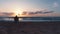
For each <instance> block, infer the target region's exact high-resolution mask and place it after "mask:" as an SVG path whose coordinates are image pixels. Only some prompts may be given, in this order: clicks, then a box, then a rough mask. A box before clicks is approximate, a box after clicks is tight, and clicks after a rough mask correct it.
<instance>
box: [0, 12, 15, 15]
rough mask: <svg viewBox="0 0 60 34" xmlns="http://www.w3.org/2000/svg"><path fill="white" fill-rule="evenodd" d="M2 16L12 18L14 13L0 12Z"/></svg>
mask: <svg viewBox="0 0 60 34" xmlns="http://www.w3.org/2000/svg"><path fill="white" fill-rule="evenodd" d="M0 14H1V16H12V15H13V14H14V13H12V12H0Z"/></svg>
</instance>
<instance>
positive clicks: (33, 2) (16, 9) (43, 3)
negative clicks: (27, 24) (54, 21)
mask: <svg viewBox="0 0 60 34" xmlns="http://www.w3.org/2000/svg"><path fill="white" fill-rule="evenodd" d="M36 11H37V12H38V11H42V12H51V11H53V13H46V14H42V13H39V14H24V12H27V13H29V12H36ZM17 14H18V16H54V17H55V16H60V0H0V16H15V15H17Z"/></svg>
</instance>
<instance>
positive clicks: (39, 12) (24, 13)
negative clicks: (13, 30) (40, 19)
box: [22, 11, 54, 15]
mask: <svg viewBox="0 0 60 34" xmlns="http://www.w3.org/2000/svg"><path fill="white" fill-rule="evenodd" d="M48 13H54V11H36V12H23V13H22V14H23V15H26V14H28V15H33V14H48Z"/></svg>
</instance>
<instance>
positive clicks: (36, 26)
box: [0, 21, 60, 34]
mask: <svg viewBox="0 0 60 34" xmlns="http://www.w3.org/2000/svg"><path fill="white" fill-rule="evenodd" d="M0 34H60V21H59V22H19V23H15V22H0Z"/></svg>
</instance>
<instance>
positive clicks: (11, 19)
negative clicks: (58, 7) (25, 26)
mask: <svg viewBox="0 0 60 34" xmlns="http://www.w3.org/2000/svg"><path fill="white" fill-rule="evenodd" d="M0 21H14V18H8V17H7V18H5V17H2V18H1V17H0ZM19 21H22V22H45V21H60V17H34V18H33V17H30V18H19Z"/></svg>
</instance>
